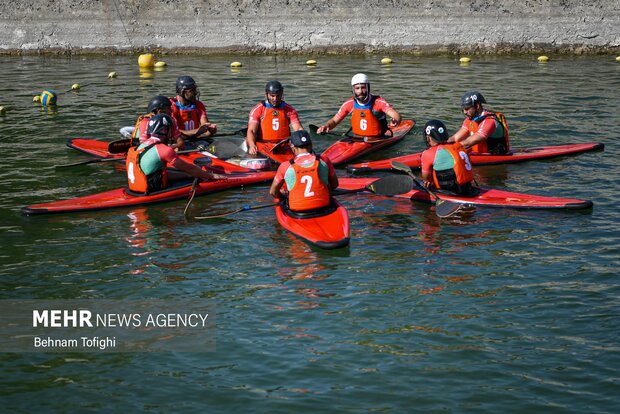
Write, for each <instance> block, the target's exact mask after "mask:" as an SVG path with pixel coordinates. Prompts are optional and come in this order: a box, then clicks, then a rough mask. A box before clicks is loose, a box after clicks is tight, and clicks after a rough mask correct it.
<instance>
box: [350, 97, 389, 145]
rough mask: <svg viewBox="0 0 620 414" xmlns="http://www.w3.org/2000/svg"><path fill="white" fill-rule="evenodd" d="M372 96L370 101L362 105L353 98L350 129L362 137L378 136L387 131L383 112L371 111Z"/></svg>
mask: <svg viewBox="0 0 620 414" xmlns="http://www.w3.org/2000/svg"><path fill="white" fill-rule="evenodd" d="M377 98H379V96H373V97H372V99H370V101H369V102H368V103H367V104H365V105H362V104H360V103H358V102H357V99H355V98H353V111H352V112H353V114H352V116H351V131H352V132H353V133H354V134H355V135H360V136H364V137H380V136H382V135H383V134H385V131H387V119H386V118H385V114H384V113H383V112H377V111H373V110H372V107H373V105H374V103H375V99H377Z"/></svg>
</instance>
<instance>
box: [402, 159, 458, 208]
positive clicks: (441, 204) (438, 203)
mask: <svg viewBox="0 0 620 414" xmlns="http://www.w3.org/2000/svg"><path fill="white" fill-rule="evenodd" d="M392 168H393V169H395V170H398V171H403V172H405V173H407V174H408V175H409V177H411V178H412V179H413V181H414V182H415V183H416V184H417V185H418V186H419V187H420V188H421V189H422V190H424V191H426V192H427V193H429V194H430V195H432V196H433V197H435V214H437V217H439V218H445V217H449V216H451V215H453V214H454V213H456V212H457V211H459V210H460V209H461V208H463V204H461V203H455V202H453V201H449V200H446V199H445V198H442V197H441V196H440V195H439V194H437V193H435V192H433V191H431V190H429V189H428V188H427V187H425V186H424V183H422V181H420V179H419V178H418V177H416V176H415V175H414V174H413V172H411V168H409V166H408V165H407V164H404V163H402V162H399V161H392Z"/></svg>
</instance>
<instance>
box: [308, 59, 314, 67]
mask: <svg viewBox="0 0 620 414" xmlns="http://www.w3.org/2000/svg"><path fill="white" fill-rule="evenodd" d="M306 65H308V66H314V65H316V60H314V59H310V60H306Z"/></svg>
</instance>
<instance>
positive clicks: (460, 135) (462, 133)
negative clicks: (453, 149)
mask: <svg viewBox="0 0 620 414" xmlns="http://www.w3.org/2000/svg"><path fill="white" fill-rule="evenodd" d="M468 136H469V130H468V129H467V128H465V127H461V129H459V130H458V131H456V132H455V133H454V135H452V136H451V137H450V138H448V142H461V141H463V140H464V139H465V138H467V137H468Z"/></svg>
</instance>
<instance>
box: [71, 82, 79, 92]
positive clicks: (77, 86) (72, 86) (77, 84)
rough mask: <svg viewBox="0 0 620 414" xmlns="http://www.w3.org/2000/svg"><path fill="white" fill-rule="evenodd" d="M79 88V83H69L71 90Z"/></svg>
mask: <svg viewBox="0 0 620 414" xmlns="http://www.w3.org/2000/svg"><path fill="white" fill-rule="evenodd" d="M79 89H80V84H79V83H74V84H73V85H71V90H72V91H77V90H79Z"/></svg>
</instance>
